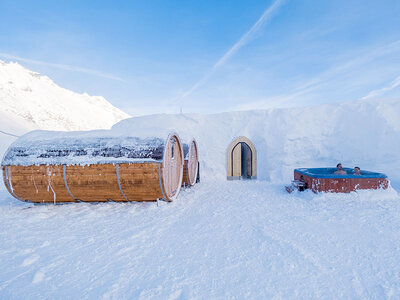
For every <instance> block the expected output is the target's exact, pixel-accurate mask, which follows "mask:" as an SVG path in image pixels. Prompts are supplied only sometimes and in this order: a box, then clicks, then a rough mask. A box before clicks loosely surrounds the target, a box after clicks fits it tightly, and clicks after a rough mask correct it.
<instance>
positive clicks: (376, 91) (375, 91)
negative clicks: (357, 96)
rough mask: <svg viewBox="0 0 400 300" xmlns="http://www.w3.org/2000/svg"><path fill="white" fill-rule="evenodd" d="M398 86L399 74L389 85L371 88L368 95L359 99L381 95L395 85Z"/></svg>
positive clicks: (399, 84) (399, 81) (399, 82)
mask: <svg viewBox="0 0 400 300" xmlns="http://www.w3.org/2000/svg"><path fill="white" fill-rule="evenodd" d="M398 86H400V76H399V77H397V78H396V79H395V80H393V81H392V83H391V84H390V85H389V86H386V87H383V88H381V89H377V90H373V91H371V92H369V93H368V95H366V96H364V97H362V98H361V99H362V100H364V99H369V98H374V97H376V96H380V95H383V94H384V93H386V92H388V91H390V90H393V89H395V88H396V87H398Z"/></svg>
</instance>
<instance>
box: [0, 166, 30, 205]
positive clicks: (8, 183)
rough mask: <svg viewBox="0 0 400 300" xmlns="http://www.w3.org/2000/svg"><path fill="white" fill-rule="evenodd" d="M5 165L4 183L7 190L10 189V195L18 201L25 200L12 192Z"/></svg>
mask: <svg viewBox="0 0 400 300" xmlns="http://www.w3.org/2000/svg"><path fill="white" fill-rule="evenodd" d="M5 167H6V168H5V173H6V183H7V187H8V190H9V191H10V193H11V195H13V196H14V198H16V199H18V200H19V201H23V202H26V200H22V199H21V198H20V197H18V196H17V195H16V194H15V193H14V191H13V189H12V188H11V185H10V181H9V179H8V166H5Z"/></svg>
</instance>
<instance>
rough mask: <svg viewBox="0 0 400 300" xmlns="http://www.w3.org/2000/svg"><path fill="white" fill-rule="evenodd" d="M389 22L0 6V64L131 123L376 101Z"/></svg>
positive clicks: (386, 89)
mask: <svg viewBox="0 0 400 300" xmlns="http://www.w3.org/2000/svg"><path fill="white" fill-rule="evenodd" d="M399 16H400V1H398V0H385V1H375V0H364V1H352V0H349V1H342V0H336V1H333V0H332V1H329V0H326V1H319V0H313V1H311V0H286V1H284V0H275V1H271V0H264V1H260V0H253V1H161V0H160V1H158V0H151V1H96V2H93V1H82V0H81V1H72V0H71V1H40V0H37V1H15V0H14V1H7V0H2V1H0V59H1V60H4V61H18V62H19V63H20V64H22V65H23V66H26V67H28V68H30V69H32V70H35V71H37V72H40V73H42V74H44V75H47V76H49V77H50V78H52V79H53V80H54V81H55V82H56V83H57V84H59V85H61V86H62V87H65V88H68V89H71V90H74V91H76V92H80V93H82V92H87V93H89V94H91V95H102V96H104V97H105V98H106V99H107V100H109V101H110V102H111V103H112V104H114V105H116V106H117V107H119V108H121V109H123V110H125V111H126V112H128V113H130V114H132V115H138V114H147V113H160V112H179V110H180V108H181V107H182V109H183V111H184V112H200V113H212V112H221V111H229V110H243V109H263V108H268V107H291V106H303V105H315V104H319V103H327V102H337V101H348V100H354V99H368V98H377V99H382V100H384V99H387V98H394V97H399V92H400V17H399ZM260 18H261V19H260Z"/></svg>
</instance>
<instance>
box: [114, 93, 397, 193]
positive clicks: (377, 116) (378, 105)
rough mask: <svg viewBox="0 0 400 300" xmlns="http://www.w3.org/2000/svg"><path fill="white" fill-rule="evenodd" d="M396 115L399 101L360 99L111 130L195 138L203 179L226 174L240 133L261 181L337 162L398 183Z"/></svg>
mask: <svg viewBox="0 0 400 300" xmlns="http://www.w3.org/2000/svg"><path fill="white" fill-rule="evenodd" d="M396 116H397V118H396ZM399 116H400V100H385V101H377V100H368V101H365V100H363V101H353V102H351V101H350V102H343V103H335V104H327V105H321V106H315V107H304V108H292V109H269V110H259V111H242V112H229V113H222V114H215V115H186V114H180V115H167V114H164V115H158V116H145V117H137V118H129V119H125V120H122V121H120V122H119V123H117V124H116V125H114V126H113V127H112V130H113V131H115V132H128V131H129V130H132V128H147V129H148V130H151V131H157V130H158V129H159V130H172V129H173V130H176V131H177V132H178V133H179V135H180V137H181V138H182V139H184V140H186V141H188V140H190V139H191V138H193V137H195V138H196V141H197V145H198V150H199V159H200V163H201V172H202V175H203V176H204V177H207V178H214V177H215V178H218V179H221V180H222V179H224V178H226V166H225V164H226V150H227V148H228V146H229V144H230V143H231V142H232V141H233V139H234V138H236V137H237V136H240V135H243V136H246V137H248V138H249V139H250V140H251V141H252V142H253V143H254V145H255V147H256V149H257V177H258V178H259V179H261V180H268V181H271V182H274V183H283V182H289V181H290V180H291V179H292V178H293V169H294V168H299V167H304V168H312V167H326V166H336V164H337V163H339V162H341V163H342V164H343V166H344V167H350V168H353V167H354V166H359V167H360V168H361V169H363V170H368V171H374V172H379V173H385V174H386V175H388V177H389V179H390V180H392V181H393V182H394V184H395V185H397V186H399V185H398V184H399V183H400V172H399V170H400V156H399V152H398V149H400V117H399Z"/></svg>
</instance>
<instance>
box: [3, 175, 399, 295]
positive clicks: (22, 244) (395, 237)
mask: <svg viewBox="0 0 400 300" xmlns="http://www.w3.org/2000/svg"><path fill="white" fill-rule="evenodd" d="M3 199H4V200H3V201H2V202H0V203H1V206H0V217H1V218H0V222H1V223H0V224H1V226H0V239H1V240H2V241H3V242H2V243H0V261H1V266H2V271H1V272H0V298H3V299H49V298H53V299H54V298H70V299H71V298H75V299H76V298H79V299H82V298H83V299H85V298H89V299H232V298H233V299H267V298H278V299H293V298H300V299H316V298H325V299H334V298H336V299H337V298H339V299H385V298H392V299H398V298H399V297H400V238H399V237H400V233H399V232H400V199H399V196H398V194H397V193H396V192H395V191H394V190H393V189H389V190H387V191H381V190H377V191H361V192H358V193H350V194H340V195H339V194H319V195H315V194H313V193H312V192H304V193H294V194H290V195H289V194H287V193H286V191H284V190H283V189H282V186H281V185H277V184H272V183H269V182H266V181H255V182H245V181H236V182H226V181H222V180H221V181H219V180H217V181H215V182H210V181H208V182H201V183H199V184H198V185H196V186H195V187H194V188H191V189H187V190H184V191H182V192H181V194H180V195H179V197H178V199H177V200H176V201H174V202H172V203H161V204H160V206H157V205H156V204H153V203H148V204H143V203H128V204H116V203H105V204H85V203H79V204H70V205H58V206H54V205H42V206H40V205H37V206H33V205H29V206H27V205H26V204H24V203H19V202H17V201H10V200H11V199H9V198H8V196H7V195H4V196H3ZM9 203H11V204H12V205H9Z"/></svg>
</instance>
